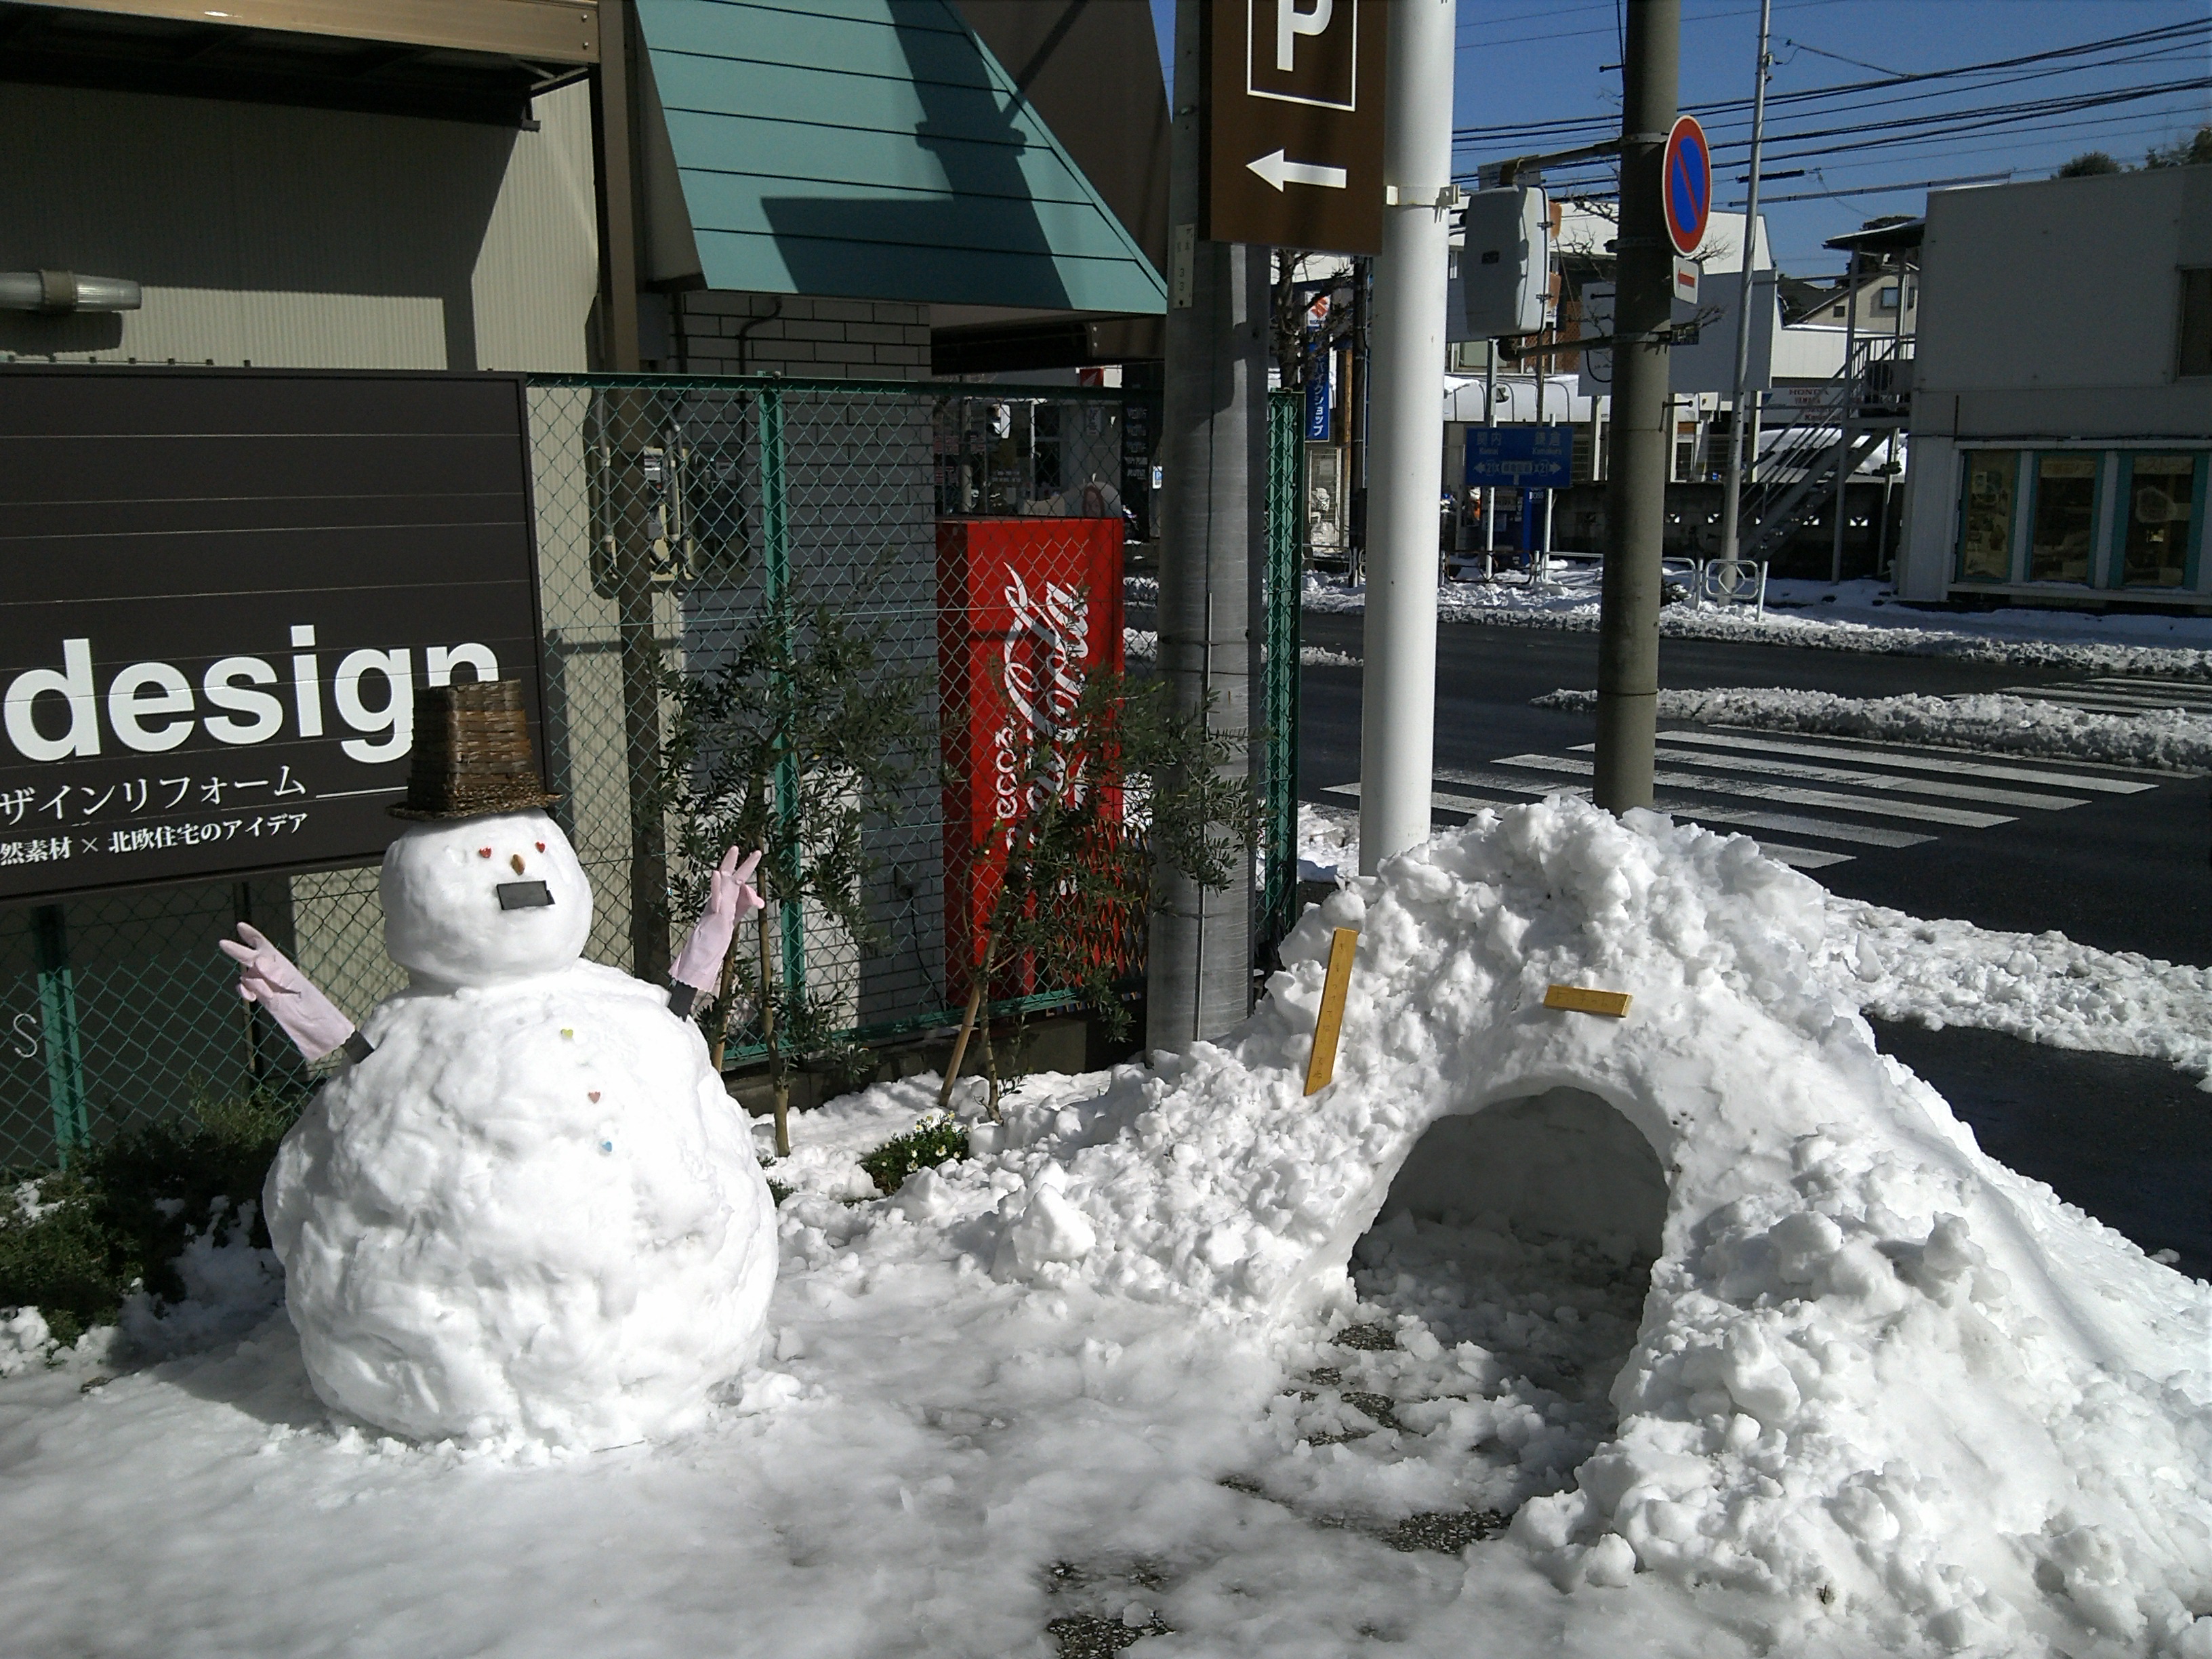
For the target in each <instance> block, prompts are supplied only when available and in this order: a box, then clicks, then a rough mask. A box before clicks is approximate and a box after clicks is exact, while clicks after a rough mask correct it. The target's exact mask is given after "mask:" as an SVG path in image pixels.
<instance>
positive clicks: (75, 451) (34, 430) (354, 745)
mask: <svg viewBox="0 0 2212 1659" xmlns="http://www.w3.org/2000/svg"><path fill="white" fill-rule="evenodd" d="M524 396H525V393H524V388H523V385H522V382H521V380H520V378H519V377H517V376H513V375H489V374H485V375H473V374H472V375H458V374H322V373H315V372H311V371H310V372H293V371H285V370H223V369H205V370H202V369H179V368H107V367H87V368H46V367H31V366H19V367H10V368H0V715H3V716H4V718H0V902H7V901H10V900H22V899H44V898H54V897H58V896H64V895H67V894H73V893H83V892H93V891H99V890H104V889H112V888H119V887H134V886H141V885H147V884H155V883H162V882H174V881H207V880H216V879H223V878H233V877H237V876H242V875H247V874H259V873H264V872H283V871H287V870H317V869H332V868H337V867H340V866H346V865H357V864H363V863H368V862H371V861H373V860H376V859H379V858H380V857H381V856H382V855H383V852H384V848H385V847H386V844H387V843H388V842H390V841H391V840H392V836H393V835H394V834H395V833H396V832H397V831H398V829H400V828H402V827H403V826H402V825H401V824H400V823H398V821H397V820H395V819H393V818H392V817H391V816H390V814H389V813H388V812H387V811H386V810H385V809H386V807H388V806H390V805H392V804H393V803H394V802H396V801H398V800H399V799H402V798H403V797H404V793H405V786H406V781H407V771H408V759H407V755H408V750H409V748H410V744H411V742H412V738H413V718H412V716H413V705H414V700H415V696H416V692H418V691H419V690H421V689H422V687H423V686H425V685H434V684H445V683H446V682H447V681H448V680H451V679H456V678H458V679H466V678H471V676H472V675H474V676H477V677H479V678H514V679H520V681H521V682H522V688H523V702H524V706H525V708H526V710H527V713H528V717H529V720H530V724H531V726H532V730H533V734H535V735H536V736H537V740H538V753H539V754H540V755H541V756H542V755H543V754H544V752H545V750H544V740H543V735H542V732H541V731H540V730H539V726H540V720H541V704H540V694H539V652H538V640H539V629H538V580H537V570H536V558H535V548H534V542H533V537H532V514H531V505H530V461H529V445H528V442H527V439H526V427H525V424H524V416H525V407H524Z"/></svg>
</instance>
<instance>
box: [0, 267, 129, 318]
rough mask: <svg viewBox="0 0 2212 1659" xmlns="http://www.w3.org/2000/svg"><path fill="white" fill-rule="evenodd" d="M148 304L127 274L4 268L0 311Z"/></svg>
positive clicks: (125, 308) (0, 274) (60, 310)
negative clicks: (83, 273)
mask: <svg viewBox="0 0 2212 1659" xmlns="http://www.w3.org/2000/svg"><path fill="white" fill-rule="evenodd" d="M144 303H145V300H144V296H143V294H142V293H141V292H140V290H139V287H138V284H137V283H134V282H132V281H131V280H130V279H129V278H128V277H124V276H78V275H77V274H76V272H75V271H73V270H0V311H43V312H46V313H52V314H59V313H64V312H70V311H136V310H137V309H138V307H140V306H141V305H143V304H144Z"/></svg>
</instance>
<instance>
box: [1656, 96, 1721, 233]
mask: <svg viewBox="0 0 2212 1659" xmlns="http://www.w3.org/2000/svg"><path fill="white" fill-rule="evenodd" d="M1662 168H1663V171H1662V173H1661V179H1662V183H1661V185H1660V191H1659V193H1660V198H1661V200H1662V202H1663V203H1664V204H1666V209H1667V240H1669V241H1671V242H1672V243H1674V252H1677V253H1679V254H1680V255H1681V256H1682V257H1683V258H1689V257H1690V255H1692V254H1693V253H1695V252H1697V251H1698V250H1699V248H1701V247H1703V246H1705V224H1706V222H1707V221H1708V220H1710V219H1711V217H1712V211H1713V152H1712V148H1711V146H1710V145H1709V144H1707V143H1705V129H1704V128H1703V127H1701V126H1699V125H1698V120H1697V118H1696V117H1695V116H1692V115H1681V116H1677V117H1676V118H1675V119H1674V131H1671V132H1669V133H1668V135H1667V150H1666V154H1665V155H1664V156H1663V157H1662Z"/></svg>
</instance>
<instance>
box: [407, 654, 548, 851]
mask: <svg viewBox="0 0 2212 1659" xmlns="http://www.w3.org/2000/svg"><path fill="white" fill-rule="evenodd" d="M559 799H561V797H560V796H558V795H556V794H553V793H549V792H548V791H547V789H546V788H545V786H544V781H543V780H542V779H541V778H539V776H538V761H537V757H535V756H534V755H532V752H531V748H530V721H529V717H528V716H527V715H526V714H524V712H523V708H522V682H521V681H520V680H466V681H463V682H462V683H461V684H458V685H434V686H431V687H430V688H429V689H428V690H425V691H422V692H421V693H419V694H418V695H417V697H416V704H415V748H414V764H413V766H412V768H411V769H410V770H409V772H408V774H407V799H406V800H405V801H404V803H402V804H401V805H398V806H394V807H391V808H389V809H387V810H389V811H390V812H391V814H392V817H395V818H422V819H435V818H472V817H480V816H482V815H483V814H484V813H487V812H520V811H528V810H530V809H532V808H533V807H540V806H550V805H552V804H553V803H554V802H555V801H556V800H559Z"/></svg>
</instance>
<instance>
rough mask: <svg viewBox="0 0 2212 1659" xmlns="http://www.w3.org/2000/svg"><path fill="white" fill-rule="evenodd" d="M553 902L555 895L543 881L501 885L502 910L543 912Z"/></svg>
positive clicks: (511, 882)
mask: <svg viewBox="0 0 2212 1659" xmlns="http://www.w3.org/2000/svg"><path fill="white" fill-rule="evenodd" d="M552 902H553V894H552V891H551V890H550V889H549V888H548V887H547V886H546V885H545V884H544V882H542V881H503V882H501V883H500V884H499V908H501V909H502V910H542V909H544V908H545V907H546V906H548V905H550V904H551V903H552Z"/></svg>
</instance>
